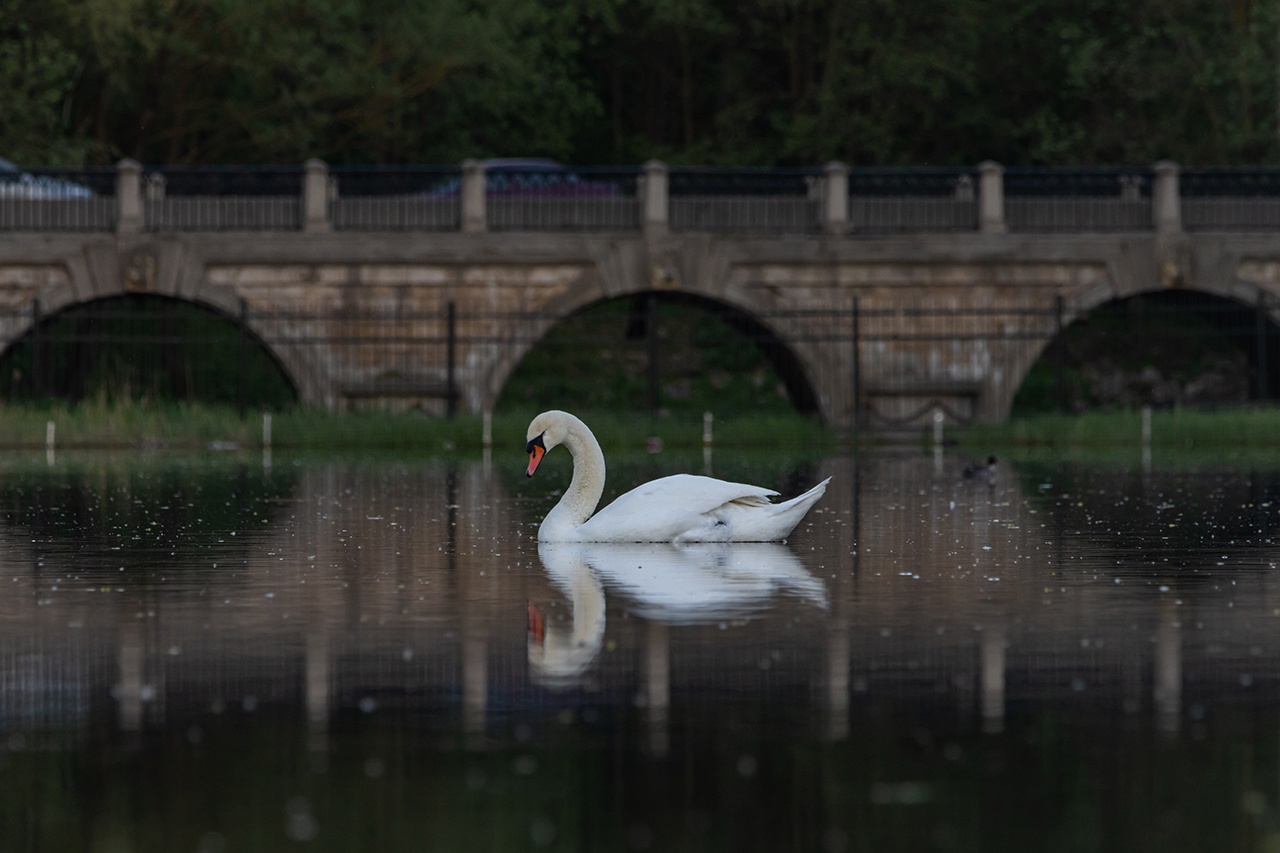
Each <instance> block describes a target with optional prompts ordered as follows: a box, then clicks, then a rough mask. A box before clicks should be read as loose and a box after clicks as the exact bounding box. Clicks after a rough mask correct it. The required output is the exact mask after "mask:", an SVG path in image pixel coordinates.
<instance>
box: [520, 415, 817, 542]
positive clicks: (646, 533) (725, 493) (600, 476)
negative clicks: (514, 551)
mask: <svg viewBox="0 0 1280 853" xmlns="http://www.w3.org/2000/svg"><path fill="white" fill-rule="evenodd" d="M527 440H528V442H527V444H526V445H525V451H526V452H527V453H528V454H529V468H528V470H527V471H526V474H527V475H528V476H530V477H532V476H533V472H534V471H536V470H537V468H538V463H540V462H541V461H542V457H543V456H544V455H545V454H546V453H547V452H548V451H549V450H551V449H552V448H554V447H556V446H557V445H561V444H563V445H564V446H565V447H567V448H568V449H569V453H570V454H571V455H572V456H573V479H572V480H571V481H570V482H569V488H568V489H567V490H566V491H565V493H564V495H562V496H561V498H560V502H559V503H557V504H556V505H555V506H554V507H552V509H551V512H549V513H547V517H546V518H544V519H543V520H542V526H541V527H539V528H538V541H540V542H774V541H778V540H781V539H785V538H787V536H788V535H789V534H790V533H791V531H792V530H793V529H794V528H795V526H796V525H797V524H799V523H800V519H801V518H803V517H804V514H805V513H806V512H808V511H809V507H811V506H813V504H814V503H815V502H816V501H817V500H818V498H820V497H822V494H823V492H825V491H826V490H827V483H829V482H830V481H831V478H830V477H828V478H827V479H825V480H823V481H822V482H821V483H819V484H818V485H816V486H814V487H813V488H812V489H810V490H809V491H807V492H805V493H804V494H803V495H800V496H799V497H795V498H792V499H791V500H788V501H783V502H782V503H776V504H775V503H772V502H770V500H769V498H770V497H771V496H774V495H777V494H778V493H777V492H775V491H773V490H771V489H766V488H764V487H762V486H749V485H745V484H743V483H729V482H726V481H724V480H716V479H713V478H711V477H700V476H697V475H694V474H674V475H672V476H670V477H661V478H659V479H657V480H653V481H651V482H648V483H645V484H644V485H641V486H637V487H636V488H634V489H632V490H631V491H629V492H627V493H626V494H624V495H621V496H619V497H618V498H617V499H616V500H615V501H614V502H613V503H611V504H609V505H608V506H607V507H605V508H604V509H602V510H600V511H599V512H596V513H595V515H592V513H593V512H595V509H596V505H597V504H599V503H600V495H601V494H603V493H604V453H603V452H602V451H601V450H600V443H599V442H597V441H596V437H595V436H594V435H592V434H591V430H590V429H588V428H587V425H586V424H584V423H583V422H582V421H581V420H579V419H578V418H576V417H574V416H573V415H571V414H569V413H568V412H560V411H550V412H543V413H542V414H540V415H538V416H537V417H536V418H534V419H533V420H532V421H531V422H530V423H529V430H528V433H527Z"/></svg>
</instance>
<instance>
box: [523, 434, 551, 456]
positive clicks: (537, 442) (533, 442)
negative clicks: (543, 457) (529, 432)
mask: <svg viewBox="0 0 1280 853" xmlns="http://www.w3.org/2000/svg"><path fill="white" fill-rule="evenodd" d="M546 434H547V431H546V430H545V429H544V430H543V431H542V432H540V433H538V434H537V435H536V436H534V437H533V438H531V439H529V440H528V441H527V442H525V445H524V452H525V453H532V452H533V449H534V448H535V447H541V448H542V452H543V453H546V452H547V445H546V443H545V442H544V441H543V440H542V437H543V436H544V435H546Z"/></svg>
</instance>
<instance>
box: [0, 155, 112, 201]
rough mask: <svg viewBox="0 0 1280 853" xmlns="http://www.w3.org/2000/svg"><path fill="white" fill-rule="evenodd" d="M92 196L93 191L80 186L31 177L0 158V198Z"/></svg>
mask: <svg viewBox="0 0 1280 853" xmlns="http://www.w3.org/2000/svg"><path fill="white" fill-rule="evenodd" d="M92 196H93V190H91V189H89V188H88V187H86V186H83V185H82V184H77V183H74V182H72V181H64V180H62V179H61V178H55V177H52V176H50V175H33V174H31V173H30V172H27V171H24V170H23V169H22V168H21V167H20V166H18V165H17V164H16V163H12V162H10V161H8V160H5V159H4V158H3V157H0V198H22V199H69V198H90V197H92Z"/></svg>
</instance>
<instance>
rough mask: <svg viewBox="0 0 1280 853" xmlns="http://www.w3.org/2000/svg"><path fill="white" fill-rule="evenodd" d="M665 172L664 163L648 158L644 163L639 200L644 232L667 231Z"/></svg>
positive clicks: (665, 166)
mask: <svg viewBox="0 0 1280 853" xmlns="http://www.w3.org/2000/svg"><path fill="white" fill-rule="evenodd" d="M667 174H668V173H667V164H666V163H663V162H661V161H658V160H650V161H648V162H647V163H645V164H644V190H643V192H644V196H643V198H641V200H640V204H641V208H640V210H641V215H642V216H643V217H644V233H645V234H666V233H667V229H668V227H669V219H668V205H667V198H668V196H667Z"/></svg>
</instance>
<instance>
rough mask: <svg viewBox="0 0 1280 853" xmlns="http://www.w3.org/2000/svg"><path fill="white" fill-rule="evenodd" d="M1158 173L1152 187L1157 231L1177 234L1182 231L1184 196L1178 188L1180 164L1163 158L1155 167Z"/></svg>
mask: <svg viewBox="0 0 1280 853" xmlns="http://www.w3.org/2000/svg"><path fill="white" fill-rule="evenodd" d="M1152 168H1153V169H1155V173H1156V179H1155V183H1154V185H1153V186H1152V187H1151V207H1152V211H1151V214H1152V218H1153V219H1155V226H1156V233H1159V234H1177V233H1179V232H1181V231H1182V198H1181V191H1180V190H1179V188H1178V164H1177V163H1174V162H1172V161H1170V160H1161V161H1160V162H1158V163H1156V164H1155V165H1154V166H1153V167H1152Z"/></svg>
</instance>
